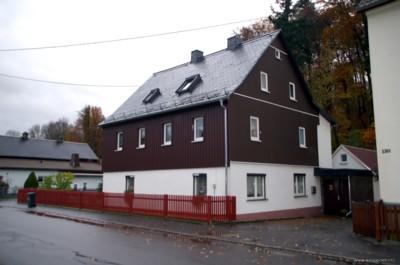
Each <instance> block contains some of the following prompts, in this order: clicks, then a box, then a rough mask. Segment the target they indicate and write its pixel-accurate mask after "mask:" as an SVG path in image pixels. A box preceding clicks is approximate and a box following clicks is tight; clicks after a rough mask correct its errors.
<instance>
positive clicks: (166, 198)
mask: <svg viewBox="0 0 400 265" xmlns="http://www.w3.org/2000/svg"><path fill="white" fill-rule="evenodd" d="M163 203H164V206H163V210H164V217H167V216H168V194H164V197H163Z"/></svg>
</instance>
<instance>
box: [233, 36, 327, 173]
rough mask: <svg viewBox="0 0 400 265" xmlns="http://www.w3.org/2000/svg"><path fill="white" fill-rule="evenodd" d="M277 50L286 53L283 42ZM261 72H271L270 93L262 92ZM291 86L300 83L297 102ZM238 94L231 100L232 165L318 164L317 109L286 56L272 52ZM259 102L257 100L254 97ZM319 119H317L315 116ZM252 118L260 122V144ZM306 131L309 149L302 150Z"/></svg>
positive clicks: (267, 54)
mask: <svg viewBox="0 0 400 265" xmlns="http://www.w3.org/2000/svg"><path fill="white" fill-rule="evenodd" d="M273 46H275V47H278V48H280V49H284V48H283V45H282V42H281V40H280V39H277V40H275V41H274V43H273ZM260 71H263V72H265V73H267V74H268V87H269V91H270V93H266V92H263V91H261V89H260ZM289 82H293V83H295V85H296V98H297V102H294V101H292V100H290V99H289ZM235 92H236V93H239V94H242V95H245V96H249V97H252V98H253V99H252V98H245V97H243V96H239V95H235V94H234V95H233V96H231V97H230V100H229V112H228V117H229V118H228V122H229V157H230V160H232V161H246V162H260V163H278V164H292V165H313V166H316V165H318V146H317V125H318V123H319V119H318V111H317V109H316V108H315V106H314V105H313V104H312V103H311V101H310V98H309V97H308V96H307V94H306V92H305V88H304V87H303V86H302V82H301V80H300V78H299V76H298V74H297V73H296V71H295V70H294V68H293V65H292V63H291V62H290V60H289V58H288V56H287V55H285V54H283V53H282V54H281V60H278V59H276V58H275V50H274V49H273V48H271V47H270V48H268V49H267V51H266V52H265V53H264V55H263V56H262V57H261V59H260V60H259V61H258V63H257V64H256V65H255V66H254V68H253V70H252V71H251V72H250V74H249V75H248V76H247V78H246V80H245V81H244V82H243V83H242V85H241V86H240V87H239V88H238V89H237V90H236V91H235ZM254 98H255V99H254ZM257 99H260V100H264V101H268V102H272V103H275V104H279V105H281V106H285V107H289V108H293V109H296V110H300V111H303V112H306V113H309V114H311V115H306V114H303V113H299V112H295V111H292V110H288V109H284V108H281V107H277V106H273V105H271V104H267V103H265V102H261V101H257ZM312 115H315V116H312ZM250 116H256V117H258V118H259V123H260V131H261V135H260V138H261V143H260V142H253V141H251V140H250ZM299 127H304V128H305V129H306V145H307V148H300V147H299V136H298V128H299Z"/></svg>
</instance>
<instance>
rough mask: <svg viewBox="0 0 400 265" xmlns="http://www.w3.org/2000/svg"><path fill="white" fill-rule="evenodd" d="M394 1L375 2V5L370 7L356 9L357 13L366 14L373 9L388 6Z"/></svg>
mask: <svg viewBox="0 0 400 265" xmlns="http://www.w3.org/2000/svg"><path fill="white" fill-rule="evenodd" d="M393 1H394V0H380V1H377V2H374V3H372V4H369V5H365V6H361V7H360V6H358V7H357V8H356V11H357V13H364V12H367V11H369V10H371V9H374V8H377V7H380V6H383V5H386V4H388V3H390V2H393Z"/></svg>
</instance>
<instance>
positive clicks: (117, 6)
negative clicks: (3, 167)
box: [0, 0, 275, 134]
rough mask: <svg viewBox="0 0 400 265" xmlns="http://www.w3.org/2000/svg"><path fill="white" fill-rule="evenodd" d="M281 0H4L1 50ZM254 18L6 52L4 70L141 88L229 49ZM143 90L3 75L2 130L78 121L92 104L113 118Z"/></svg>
mask: <svg viewBox="0 0 400 265" xmlns="http://www.w3.org/2000/svg"><path fill="white" fill-rule="evenodd" d="M274 2H275V1H274V0H251V1H238V0H219V1H215V0H203V1H182V0H168V1H155V0H146V1H132V0H130V1H116V0H113V1H111V0H109V1H99V0H93V1H88V0H86V1H84V0H76V1H75V0H57V1H55V0H47V1H46V0H43V1H41V0H31V1H29V0H26V1H23V0H21V1H15V0H0V49H9V48H23V47H37V46H48V45H60V44H68V43H79V42H91V41H99V40H108V39H116V38H125V37H132V36H139V35H147V34H152V33H162V32H170V31H176V30H181V29H189V28H197V27H202V26H208V25H215V24H222V23H227V22H233V21H240V20H246V19H253V18H259V17H265V16H267V15H269V14H270V12H271V11H270V10H271V4H273V3H274ZM249 24H251V22H243V23H239V24H234V25H228V26H223V27H218V28H213V29H207V30H200V31H195V32H189V33H182V34H175V35H168V36H162V37H155V38H147V39H139V40H130V41H123V42H115V43H107V44H100V45H89V46H79V47H70V48H59V49H43V50H31V51H18V52H16V51H15V52H14V51H13V52H10V51H9V52H5V51H0V74H8V75H17V76H23V77H28V78H34V79H44V80H51V81H61V82H69V83H84V84H112V85H141V84H142V83H143V82H144V81H146V79H147V78H149V77H150V75H151V74H152V73H154V72H157V71H160V70H163V69H165V68H169V67H172V66H175V65H177V64H181V63H184V62H187V61H189V59H190V52H191V51H192V50H195V49H200V50H202V51H204V53H205V54H209V53H211V52H214V51H217V50H220V49H223V48H225V46H226V39H227V38H228V37H230V36H232V35H233V32H234V30H238V29H239V28H240V27H241V26H246V25H249ZM136 88H137V87H123V88H115V87H83V86H65V85H55V84H45V83H38V82H32V81H26V80H25V81H24V80H16V79H11V78H6V77H1V76H0V134H4V133H5V132H6V131H7V130H10V129H12V130H18V131H21V132H22V131H24V130H28V129H29V128H30V127H31V126H32V125H34V124H44V123H47V122H48V121H50V120H56V119H58V118H61V117H65V118H67V119H68V120H69V121H70V122H73V121H74V120H75V118H76V114H77V112H78V111H79V110H80V109H82V107H83V106H84V105H86V104H89V105H96V106H100V107H101V108H102V109H103V112H104V114H105V115H106V116H108V115H110V114H112V112H113V111H114V110H115V109H116V108H117V107H118V106H119V105H121V104H122V103H123V101H124V100H126V99H127V98H128V97H129V95H131V94H132V93H133V92H134V91H135V90H136Z"/></svg>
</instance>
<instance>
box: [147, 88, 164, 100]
mask: <svg viewBox="0 0 400 265" xmlns="http://www.w3.org/2000/svg"><path fill="white" fill-rule="evenodd" d="M159 95H161V92H160V89H159V88H155V89H152V90H151V91H150V93H149V94H148V95H147V96H146V97H145V98H144V99H143V103H144V104H147V103H151V102H153V101H154V100H155V99H156V98H157V97H158V96H159Z"/></svg>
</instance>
